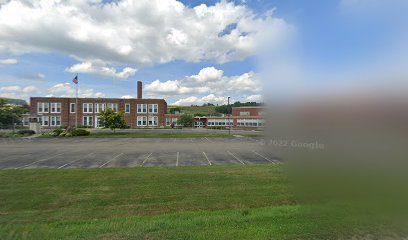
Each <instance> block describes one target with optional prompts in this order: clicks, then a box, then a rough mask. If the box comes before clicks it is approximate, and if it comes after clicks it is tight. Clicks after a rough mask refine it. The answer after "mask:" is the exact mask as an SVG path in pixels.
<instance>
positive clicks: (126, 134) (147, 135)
mask: <svg viewBox="0 0 408 240" xmlns="http://www.w3.org/2000/svg"><path fill="white" fill-rule="evenodd" d="M86 137H88V138H203V137H211V138H212V137H217V138H218V137H224V138H227V137H233V136H232V135H228V134H225V133H183V132H116V133H113V132H92V133H91V134H90V135H89V136H86Z"/></svg>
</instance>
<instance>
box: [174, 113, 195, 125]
mask: <svg viewBox="0 0 408 240" xmlns="http://www.w3.org/2000/svg"><path fill="white" fill-rule="evenodd" d="M177 124H178V125H182V126H183V127H191V126H193V116H191V115H188V114H184V115H182V116H181V117H180V118H179V119H178V120H177Z"/></svg>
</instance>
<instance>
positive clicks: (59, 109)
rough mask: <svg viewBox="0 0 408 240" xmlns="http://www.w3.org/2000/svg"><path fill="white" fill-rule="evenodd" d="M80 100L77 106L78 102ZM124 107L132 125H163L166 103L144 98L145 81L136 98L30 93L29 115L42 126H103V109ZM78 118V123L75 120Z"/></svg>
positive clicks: (141, 126)
mask: <svg viewBox="0 0 408 240" xmlns="http://www.w3.org/2000/svg"><path fill="white" fill-rule="evenodd" d="M77 104H78V107H77V106H76V105H77ZM105 109H113V110H115V111H123V112H124V113H125V115H126V116H125V120H126V123H127V125H128V126H129V127H130V128H156V127H164V126H165V125H166V122H165V117H164V116H165V114H166V112H167V103H166V101H165V100H164V99H143V98H142V82H141V81H138V84H137V98H135V99H120V98H78V99H76V98H59V97H31V98H30V116H31V117H30V118H31V121H38V122H39V123H40V124H41V126H42V127H61V126H75V125H76V124H77V125H78V126H87V127H95V128H98V127H101V126H100V124H99V121H98V118H99V117H98V114H99V112H100V111H101V110H105ZM76 119H77V122H76V124H75V120H76Z"/></svg>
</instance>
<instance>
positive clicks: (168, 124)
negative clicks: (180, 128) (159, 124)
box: [166, 117, 171, 126]
mask: <svg viewBox="0 0 408 240" xmlns="http://www.w3.org/2000/svg"><path fill="white" fill-rule="evenodd" d="M170 125H171V118H169V117H167V118H166V126H170Z"/></svg>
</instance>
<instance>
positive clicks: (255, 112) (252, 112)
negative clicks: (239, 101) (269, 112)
mask: <svg viewBox="0 0 408 240" xmlns="http://www.w3.org/2000/svg"><path fill="white" fill-rule="evenodd" d="M263 111H265V109H264V108H260V107H237V108H232V116H233V117H249V116H251V117H257V116H260V115H259V112H263ZM240 112H249V116H240Z"/></svg>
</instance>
